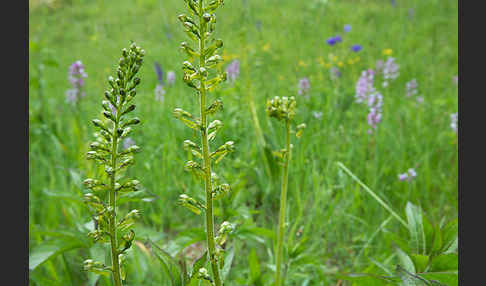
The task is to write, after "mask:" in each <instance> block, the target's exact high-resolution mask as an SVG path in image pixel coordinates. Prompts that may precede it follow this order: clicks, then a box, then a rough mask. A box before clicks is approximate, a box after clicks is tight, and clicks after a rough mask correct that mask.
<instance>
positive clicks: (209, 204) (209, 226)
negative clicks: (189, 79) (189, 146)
mask: <svg viewBox="0 0 486 286" xmlns="http://www.w3.org/2000/svg"><path fill="white" fill-rule="evenodd" d="M199 11H200V12H202V11H203V1H199ZM200 14H201V15H200V16H199V31H200V35H201V38H200V40H199V53H200V57H199V66H200V67H204V68H205V65H206V64H205V62H206V56H205V55H204V45H205V42H206V35H205V33H206V24H205V22H204V19H203V17H202V13H200ZM199 91H200V103H199V107H200V114H201V125H202V128H201V141H202V149H203V150H202V151H203V161H204V162H203V169H204V171H205V172H206V175H205V180H204V187H205V191H206V235H207V244H208V254H209V260H210V261H211V268H212V270H213V276H214V283H215V285H216V286H221V285H222V283H221V278H220V277H219V269H218V263H217V261H216V256H215V255H216V247H215V242H214V216H213V195H212V186H211V160H210V158H209V144H208V136H207V120H206V86H205V83H204V79H202V80H201V86H200V89H199Z"/></svg>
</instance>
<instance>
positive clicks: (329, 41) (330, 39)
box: [326, 37, 336, 46]
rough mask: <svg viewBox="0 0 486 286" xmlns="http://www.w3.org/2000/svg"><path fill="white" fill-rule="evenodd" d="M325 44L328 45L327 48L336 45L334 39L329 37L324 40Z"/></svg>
mask: <svg viewBox="0 0 486 286" xmlns="http://www.w3.org/2000/svg"><path fill="white" fill-rule="evenodd" d="M326 42H327V43H328V44H329V46H334V44H335V43H336V39H334V37H330V38H329V39H327V40H326Z"/></svg>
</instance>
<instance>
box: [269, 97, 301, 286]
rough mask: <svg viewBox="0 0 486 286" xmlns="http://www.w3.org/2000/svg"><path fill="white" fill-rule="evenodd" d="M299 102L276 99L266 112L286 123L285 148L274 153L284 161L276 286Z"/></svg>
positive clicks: (280, 279)
mask: <svg viewBox="0 0 486 286" xmlns="http://www.w3.org/2000/svg"><path fill="white" fill-rule="evenodd" d="M296 105H297V102H296V101H295V97H293V96H291V97H290V98H289V97H285V96H284V97H282V98H280V97H278V96H276V97H274V98H273V99H271V100H268V101H267V106H266V112H267V115H268V116H270V117H274V118H276V119H277V120H278V121H281V122H284V123H285V148H284V149H282V150H279V151H274V154H275V155H276V156H277V157H278V158H279V159H281V160H283V169H282V189H281V193H280V212H279V217H278V230H277V249H276V251H275V252H276V262H275V264H276V271H275V286H280V285H281V284H282V275H281V272H282V270H281V269H282V256H283V255H282V252H283V238H284V226H285V208H286V204H287V185H288V177H289V162H290V157H291V145H290V125H291V123H292V119H293V118H294V116H295V109H296ZM304 128H305V124H304V123H302V124H300V125H298V126H297V131H296V134H295V135H296V137H297V138H300V137H301V136H302V132H303V131H304Z"/></svg>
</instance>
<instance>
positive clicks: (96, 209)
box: [84, 43, 145, 286]
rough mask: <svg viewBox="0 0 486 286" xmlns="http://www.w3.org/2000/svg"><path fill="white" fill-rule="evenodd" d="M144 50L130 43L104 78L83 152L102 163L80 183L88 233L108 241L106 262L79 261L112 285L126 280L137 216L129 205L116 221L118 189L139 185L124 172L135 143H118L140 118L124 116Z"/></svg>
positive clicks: (131, 107) (130, 106) (123, 190)
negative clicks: (92, 137) (89, 218)
mask: <svg viewBox="0 0 486 286" xmlns="http://www.w3.org/2000/svg"><path fill="white" fill-rule="evenodd" d="M144 54H145V51H144V50H142V49H141V48H140V47H138V46H137V45H136V44H135V43H133V44H131V45H130V48H129V49H128V50H127V49H123V50H122V58H121V59H120V63H119V65H118V70H117V78H116V79H114V78H113V77H111V76H110V77H109V78H108V83H109V84H110V87H111V88H110V89H109V90H107V91H105V98H106V100H103V102H102V107H103V116H104V119H103V120H100V119H94V120H93V121H92V122H93V124H94V125H95V126H96V127H97V128H98V130H99V132H98V133H97V140H96V141H95V142H93V143H91V144H90V149H91V151H89V152H88V154H87V157H88V159H91V160H94V161H95V162H96V163H98V164H99V165H100V166H102V167H104V171H105V172H104V174H103V175H101V176H100V177H99V178H97V179H91V178H90V179H86V180H85V181H84V184H85V186H86V187H87V188H89V189H90V190H91V191H92V192H90V193H87V194H85V196H84V199H85V202H86V203H87V204H88V206H89V208H90V209H91V211H92V212H93V220H94V222H95V229H94V230H93V231H92V232H90V233H89V236H91V237H92V238H93V239H94V240H95V242H100V243H108V242H109V243H110V248H111V266H106V265H105V264H104V263H102V262H99V261H93V260H92V259H88V260H85V261H84V269H85V270H87V271H92V272H94V273H96V274H108V275H109V274H110V273H111V274H112V277H113V281H114V283H115V286H121V285H122V280H125V279H124V277H125V272H124V270H123V267H122V263H121V262H122V260H123V256H122V255H123V254H124V253H125V252H126V251H127V250H128V249H129V248H130V246H131V245H132V242H133V240H134V239H135V232H134V231H133V230H132V229H131V227H132V225H133V224H134V222H135V221H134V220H135V218H137V217H138V216H139V215H140V212H139V211H138V210H132V211H130V212H129V213H128V214H126V215H125V217H124V218H122V219H121V220H120V221H118V222H117V196H118V194H123V193H127V192H132V191H137V190H138V189H139V186H140V182H139V181H137V180H134V179H129V178H125V176H124V173H125V171H126V169H127V167H128V166H130V165H132V164H133V163H134V153H136V152H138V151H139V150H140V148H139V147H138V146H137V145H132V146H130V147H128V148H126V149H122V150H120V149H121V148H120V147H119V146H120V145H121V142H122V140H123V139H124V138H126V137H127V136H128V135H129V134H130V131H131V130H132V129H131V126H132V125H136V124H138V123H140V120H139V119H138V118H128V114H130V113H131V112H132V111H133V110H134V109H135V105H134V104H132V103H131V102H132V100H133V99H134V97H135V95H136V94H137V92H136V90H135V88H136V86H137V85H139V84H140V78H138V77H135V75H136V74H137V72H138V71H139V69H140V67H141V66H142V62H143V56H144Z"/></svg>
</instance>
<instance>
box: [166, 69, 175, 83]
mask: <svg viewBox="0 0 486 286" xmlns="http://www.w3.org/2000/svg"><path fill="white" fill-rule="evenodd" d="M175 80H176V75H175V72H174V71H168V72H167V83H168V84H170V85H173V84H174V83H175Z"/></svg>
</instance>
